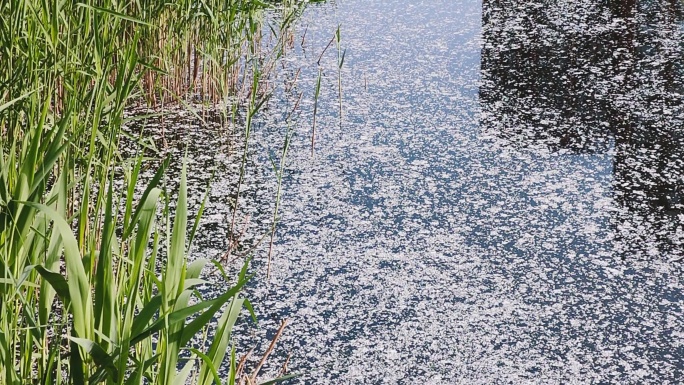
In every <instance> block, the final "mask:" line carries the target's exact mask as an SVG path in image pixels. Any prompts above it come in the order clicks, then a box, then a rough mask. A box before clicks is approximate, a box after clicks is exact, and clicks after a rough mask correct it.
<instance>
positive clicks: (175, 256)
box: [0, 0, 298, 384]
mask: <svg viewBox="0 0 684 385" xmlns="http://www.w3.org/2000/svg"><path fill="white" fill-rule="evenodd" d="M287 3H288V4H289V6H290V10H289V12H294V11H293V10H294V9H296V5H297V4H298V3H295V2H287ZM271 7H273V5H272V4H269V3H264V2H260V1H250V0H232V1H217V0H203V1H190V0H180V1H176V2H172V3H170V2H163V1H157V0H136V1H131V2H126V3H121V2H116V1H110V0H102V1H95V0H84V1H83V2H64V1H39V0H9V1H5V2H2V3H1V4H0V30H1V31H2V32H1V33H0V62H2V63H3V65H2V66H1V67H0V148H2V155H1V156H0V373H2V375H1V377H0V384H27V383H35V384H38V383H40V384H61V383H79V384H80V383H86V382H87V383H101V382H104V383H107V384H124V383H126V384H142V383H146V384H182V383H187V382H191V383H197V384H209V383H212V382H216V383H219V384H220V383H235V382H236V380H237V376H238V371H237V368H236V365H237V360H236V348H235V346H231V338H230V336H231V331H232V328H233V325H234V324H235V322H236V321H237V319H238V316H239V314H240V313H241V311H242V309H243V308H245V307H246V308H248V309H250V310H251V305H249V302H248V301H247V300H246V299H244V298H242V297H241V296H240V294H239V293H240V290H241V288H242V287H243V286H244V285H245V283H246V282H247V280H248V279H249V276H248V275H247V271H246V267H247V262H246V263H245V267H244V268H243V269H242V270H241V272H239V274H235V277H232V276H229V275H228V274H226V273H225V272H223V270H222V269H219V271H221V272H222V278H223V280H224V281H225V282H224V283H223V287H224V288H225V287H227V288H228V289H224V290H223V291H222V293H221V294H219V295H217V296H215V297H206V296H205V294H203V292H200V291H198V289H197V288H198V287H199V286H201V285H207V284H208V283H207V281H205V280H204V279H202V278H201V271H202V270H203V267H205V266H206V265H207V264H208V263H209V262H210V261H208V260H205V259H196V260H194V261H193V262H191V263H189V262H188V259H187V257H188V250H189V247H190V245H191V243H192V238H193V236H194V232H195V230H196V229H197V221H198V220H199V218H200V215H198V216H197V218H196V219H195V223H194V225H193V226H192V227H191V228H190V229H188V204H187V187H186V183H185V168H183V172H182V175H181V176H180V179H181V182H180V187H179V189H178V191H176V192H174V194H176V195H177V198H176V201H175V203H173V204H172V203H171V196H172V194H171V192H170V191H167V189H166V188H165V187H164V183H163V180H164V178H165V176H164V175H165V172H166V169H167V167H168V165H169V162H170V161H169V160H168V159H167V160H165V161H163V162H161V166H160V167H159V169H158V171H157V172H156V173H155V174H154V175H153V176H152V177H151V178H149V180H147V181H145V182H144V183H145V184H146V187H144V189H142V184H143V180H142V177H141V170H142V169H143V168H144V167H147V166H146V163H147V162H148V158H146V157H145V156H143V155H142V152H140V151H139V155H138V156H136V157H135V158H134V159H128V158H126V157H125V156H124V155H122V153H121V151H120V148H119V147H120V140H121V138H122V135H123V134H124V133H123V131H122V127H123V125H124V124H126V123H127V122H128V121H130V120H131V119H137V118H136V117H133V118H128V119H127V118H125V117H124V111H125V110H126V109H127V108H128V107H130V106H131V105H132V104H133V103H140V102H146V103H148V104H151V105H153V106H157V107H160V108H161V109H160V113H163V107H164V106H165V105H168V103H170V102H173V103H176V102H179V103H183V104H187V103H188V102H189V101H191V100H192V99H193V98H194V99H199V100H203V101H209V102H212V103H215V102H228V101H230V102H232V103H233V104H232V105H235V103H236V101H235V98H236V97H237V98H238V99H239V98H240V96H241V95H247V96H246V97H243V100H246V101H247V103H248V105H249V107H248V108H249V111H250V115H252V114H254V113H256V111H257V110H258V109H259V107H260V106H261V105H262V104H263V102H264V100H265V97H264V95H265V94H266V92H264V91H263V89H262V88H261V87H262V86H261V83H260V79H261V76H262V75H261V74H263V73H264V69H262V65H263V64H264V57H266V56H267V55H266V53H265V52H263V51H262V49H263V48H262V47H263V44H262V43H261V39H262V31H263V30H264V27H263V22H264V11H265V10H266V9H268V8H271ZM288 19H289V17H288ZM290 20H291V19H290ZM276 46H277V44H276ZM245 87H247V88H245ZM245 90H249V94H247V92H245ZM225 110H226V111H229V112H226V113H225V115H226V117H227V116H228V115H229V114H230V111H232V112H233V113H234V111H235V110H236V108H234V107H233V108H226V109H225ZM248 134H249V123H248V128H247V135H248ZM140 140H142V138H141V139H140ZM200 213H201V208H200ZM210 329H211V336H212V338H211V343H207V345H208V346H202V345H201V344H200V345H198V344H197V343H195V342H193V341H194V339H195V337H196V336H199V335H204V336H207V335H208V333H209V330H210ZM205 348H206V349H205ZM226 358H227V371H228V376H227V377H223V376H219V374H218V373H219V370H220V368H221V365H225V364H224V360H225V359H226ZM179 369H180V370H179ZM254 377H256V375H254Z"/></svg>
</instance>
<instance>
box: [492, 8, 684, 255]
mask: <svg viewBox="0 0 684 385" xmlns="http://www.w3.org/2000/svg"><path fill="white" fill-rule="evenodd" d="M575 6H576V7H578V9H576V10H566V9H554V10H553V11H551V12H550V11H549V10H548V9H547V8H549V7H551V8H553V7H554V5H552V4H550V3H549V2H544V1H522V2H518V1H516V2H510V1H495V0H485V1H483V12H482V25H483V48H482V61H481V73H482V84H481V87H480V94H479V95H480V102H481V108H482V115H481V127H482V130H483V131H484V132H486V133H487V134H490V135H494V136H496V137H498V138H500V139H502V140H503V141H504V142H505V143H508V144H509V145H511V146H514V147H516V148H519V149H531V150H533V151H534V149H540V148H541V149H544V150H545V151H548V150H551V152H554V153H557V154H559V155H562V154H570V155H573V154H574V155H579V154H605V153H608V154H611V155H612V158H613V182H612V187H613V198H614V201H615V203H616V207H615V210H614V211H615V213H614V215H613V218H612V220H613V222H614V233H615V249H616V254H617V255H620V256H622V257H623V258H626V257H629V258H633V257H634V258H645V257H648V258H650V257H665V258H667V259H672V260H679V259H681V258H684V251H683V247H682V241H683V238H684V237H683V236H682V233H683V232H684V228H683V223H682V222H683V221H682V218H683V217H684V107H683V105H684V95H683V93H684V92H683V91H684V85H683V83H682V79H684V47H683V45H682V35H683V34H684V33H683V31H684V22H683V20H684V19H683V17H682V16H683V12H682V11H683V7H682V4H681V3H680V2H679V1H673V0H668V1H634V0H631V1H618V0H613V1H582V2H577V3H576V4H575ZM557 8H559V7H557ZM555 11H557V12H555ZM578 15H579V16H578ZM578 17H579V18H581V20H569V19H572V18H578Z"/></svg>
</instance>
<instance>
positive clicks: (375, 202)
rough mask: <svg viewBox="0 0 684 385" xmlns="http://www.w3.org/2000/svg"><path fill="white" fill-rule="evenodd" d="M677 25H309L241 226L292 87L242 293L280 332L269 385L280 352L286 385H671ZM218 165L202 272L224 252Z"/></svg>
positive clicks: (503, 12)
mask: <svg viewBox="0 0 684 385" xmlns="http://www.w3.org/2000/svg"><path fill="white" fill-rule="evenodd" d="M611 4H613V5H611ZM681 15H682V13H681V6H680V5H678V3H677V2H676V1H674V2H668V1H660V2H658V1H631V2H630V1H614V2H610V1H593V0H592V1H590V0H580V1H575V0H573V1H570V0H565V1H564V0H558V1H541V0H539V1H515V2H514V1H494V0H485V1H483V2H478V1H465V0H424V1H420V2H417V1H409V0H388V1H381V2H371V1H361V0H340V1H336V2H328V3H326V4H322V5H316V6H314V5H311V6H309V8H308V9H307V10H306V12H305V13H304V15H302V18H301V21H300V23H299V27H298V29H297V33H296V35H295V38H294V47H293V50H292V51H291V52H289V53H288V54H287V55H286V56H285V59H283V63H282V66H281V68H282V70H281V71H280V73H279V74H278V78H277V79H276V80H275V83H276V85H275V87H276V92H275V94H274V97H273V99H272V100H271V101H270V102H269V106H268V108H267V109H266V110H264V111H263V112H262V113H261V115H260V118H259V119H260V120H259V123H258V124H257V126H256V127H255V129H254V133H253V135H254V136H253V138H252V140H253V142H252V143H253V149H252V157H251V158H250V159H251V161H250V168H249V170H250V172H249V173H248V175H247V181H248V182H247V187H246V188H245V190H244V191H243V196H244V198H243V199H244V200H245V202H246V203H244V205H245V206H246V207H247V206H249V207H252V209H250V210H251V212H249V213H245V212H243V213H242V214H241V215H240V216H239V218H238V220H237V222H238V223H243V222H244V223H245V225H244V226H245V228H249V229H250V230H246V231H245V232H246V233H250V232H253V233H254V234H257V233H258V229H259V226H262V228H263V225H264V224H266V223H268V220H269V219H270V216H272V210H273V206H272V198H273V197H274V196H275V187H274V186H275V184H276V178H275V175H274V172H273V171H272V170H271V169H270V163H268V158H267V155H266V154H268V153H269V152H271V153H275V154H277V152H278V151H279V148H280V146H282V142H283V132H285V131H286V130H287V129H288V124H287V121H286V120H285V119H284V117H285V116H287V115H288V114H289V112H290V111H291V110H292V108H293V106H294V105H295V104H296V100H297V98H298V94H299V93H300V92H301V93H302V94H303V97H302V101H301V103H300V105H299V107H300V112H299V113H298V114H297V115H296V117H295V118H294V119H291V121H292V123H290V126H289V127H290V129H292V130H293V131H294V132H295V136H294V137H293V138H294V139H293V142H292V145H291V147H290V150H289V153H288V155H287V162H286V167H285V170H284V174H283V175H284V176H283V189H284V192H283V196H282V201H281V207H280V214H281V218H280V222H279V224H278V227H277V232H276V237H275V242H274V249H273V255H272V258H273V259H272V264H271V277H270V279H268V280H267V279H266V277H265V275H264V266H265V264H266V262H265V260H266V250H263V248H262V249H260V251H259V252H257V254H256V256H255V260H254V264H255V265H256V267H257V268H258V269H259V274H258V275H257V278H256V281H255V284H254V287H253V288H252V289H250V291H251V293H250V298H251V299H252V300H253V302H254V303H255V304H256V306H257V313H258V314H259V318H260V319H261V320H260V324H259V330H258V331H257V332H256V333H257V334H258V335H262V336H263V337H265V338H266V337H269V336H272V332H273V330H274V329H275V328H276V327H277V325H278V324H279V320H280V319H282V318H285V317H287V318H289V319H290V326H288V328H287V329H286V332H285V334H284V336H283V338H282V339H281V340H280V341H279V345H278V346H279V348H278V352H279V353H278V357H276V359H274V360H273V364H272V366H271V370H276V369H277V365H278V360H282V358H283V357H284V356H286V355H287V354H288V353H290V354H291V358H290V361H289V364H288V365H289V367H290V368H291V369H292V370H293V371H294V372H299V373H303V376H302V377H300V378H299V379H298V380H295V381H294V382H295V383H311V384H313V383H316V384H326V383H330V384H337V383H363V384H370V383H378V384H380V383H387V384H395V383H429V384H440V383H444V384H452V383H464V384H478V383H481V384H492V383H510V384H523V383H543V384H552V383H563V384H566V383H582V384H585V383H658V384H665V383H678V382H679V381H682V379H683V378H684V329H683V328H684V316H683V314H682V301H683V299H684V296H683V290H684V276H683V275H682V273H683V268H682V267H683V266H682V265H683V263H684V261H683V260H682V259H683V258H684V246H683V242H684V174H683V173H682V172H683V170H684V161H683V158H684V126H683V124H684V107H683V106H682V105H683V103H682V101H683V100H682V95H683V92H682V91H683V88H682V87H683V84H682V81H683V79H684V78H683V77H682V75H683V73H682V72H683V71H684V68H683V64H684V61H683V56H682V54H683V52H684V50H683V47H682V41H683V40H682V33H683V31H684V28H683V27H682V25H683V24H682V17H681ZM338 24H339V25H340V32H341V47H342V49H346V54H345V61H344V64H343V66H342V71H341V73H339V75H341V84H342V116H341V117H340V115H339V110H340V106H339V102H340V100H339V94H338V91H339V90H338V70H337V48H336V46H335V43H333V44H332V46H331V47H330V48H328V50H327V51H325V52H324V49H325V47H326V45H327V44H328V42H329V41H330V39H331V38H332V37H333V36H334V34H335V30H336V29H337V27H338ZM321 53H323V54H322V56H321ZM319 56H321V62H320V63H321V64H320V68H321V70H322V83H321V96H320V98H319V100H318V106H317V116H316V119H317V123H316V146H315V155H314V156H312V155H311V142H310V136H311V130H312V123H311V122H312V118H313V117H312V114H313V109H314V108H313V105H314V100H313V90H314V87H315V82H316V77H317V74H318V66H317V64H316V62H317V60H318V58H319ZM299 68H301V72H300V73H299V74H298V77H297V80H296V81H294V79H295V74H296V70H297V69H299ZM288 121H290V120H288ZM199 151H203V150H199ZM201 155H202V156H204V157H205V158H206V157H207V156H209V155H211V154H207V153H206V151H205V152H203V153H202V154H201ZM220 170H221V169H219V172H218V173H217V174H216V176H215V178H216V179H215V182H214V183H213V192H212V199H213V200H214V201H215V202H219V204H214V206H210V208H209V209H208V215H207V217H208V218H209V219H208V220H209V223H208V224H206V225H205V226H204V227H203V234H202V235H201V236H200V237H199V238H198V247H199V249H195V254H196V255H197V254H198V253H199V254H209V255H210V256H217V255H218V254H217V253H220V252H221V250H225V247H226V243H225V242H226V241H225V236H224V235H225V226H224V225H225V220H224V219H225V218H223V217H221V214H220V212H221V211H220V207H221V204H220V202H221V201H222V199H223V200H224V201H226V202H227V201H228V200H229V197H228V195H229V193H228V191H230V190H231V188H229V187H228V186H230V185H231V183H234V179H230V180H228V179H225V180H224V179H222V175H223V174H222V172H221V171H220ZM225 174H226V175H234V174H231V173H228V172H226V173H225ZM231 178H232V176H231ZM264 201H268V202H271V203H265V204H264V203H259V202H264ZM249 202H252V206H250V204H249ZM264 205H265V206H264ZM212 218H213V219H212ZM212 220H213V222H212ZM220 223H223V224H224V225H219V224H220ZM221 226H224V227H223V230H221V228H222V227H221ZM250 226H251V227H250ZM266 226H267V225H266Z"/></svg>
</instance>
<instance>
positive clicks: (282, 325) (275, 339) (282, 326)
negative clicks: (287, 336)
mask: <svg viewBox="0 0 684 385" xmlns="http://www.w3.org/2000/svg"><path fill="white" fill-rule="evenodd" d="M287 323H288V319H287V318H285V319H284V320H283V321H282V322H281V323H280V327H279V328H278V331H277V332H276V335H275V336H274V337H273V339H272V340H271V343H270V344H269V345H268V349H266V352H265V353H264V355H263V357H261V361H259V364H258V365H257V367H256V368H255V369H254V371H253V372H252V376H251V377H250V379H251V381H252V382H253V383H254V382H256V377H257V376H258V375H259V371H261V368H262V367H263V366H264V364H265V363H266V360H267V359H268V356H270V355H271V353H272V352H273V349H275V345H276V343H277V342H278V340H279V339H280V336H281V335H282V334H283V331H284V330H285V326H287Z"/></svg>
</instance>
